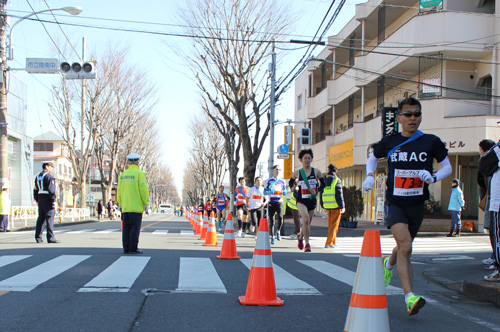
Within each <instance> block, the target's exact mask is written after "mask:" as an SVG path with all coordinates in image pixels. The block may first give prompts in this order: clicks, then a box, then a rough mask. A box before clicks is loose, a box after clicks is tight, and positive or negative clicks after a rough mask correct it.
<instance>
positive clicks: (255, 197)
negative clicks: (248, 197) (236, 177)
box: [252, 195, 262, 200]
mask: <svg viewBox="0 0 500 332" xmlns="http://www.w3.org/2000/svg"><path fill="white" fill-rule="evenodd" d="M252 199H256V200H260V199H262V196H257V195H253V196H252Z"/></svg>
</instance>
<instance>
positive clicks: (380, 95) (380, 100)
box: [377, 76, 385, 116]
mask: <svg viewBox="0 0 500 332" xmlns="http://www.w3.org/2000/svg"><path fill="white" fill-rule="evenodd" d="M384 95H385V77H384V76H380V77H379V78H378V80H377V116H379V115H381V114H382V109H383V108H384V106H385V101H384Z"/></svg>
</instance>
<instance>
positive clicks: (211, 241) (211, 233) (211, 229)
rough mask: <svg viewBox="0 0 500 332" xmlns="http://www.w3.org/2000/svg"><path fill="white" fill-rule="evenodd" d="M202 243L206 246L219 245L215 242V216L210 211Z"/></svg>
mask: <svg viewBox="0 0 500 332" xmlns="http://www.w3.org/2000/svg"><path fill="white" fill-rule="evenodd" d="M203 245H204V246H206V247H218V246H219V244H218V243H217V230H216V229H215V218H214V213H213V212H212V213H210V223H209V224H208V229H207V236H206V239H205V243H204V244H203Z"/></svg>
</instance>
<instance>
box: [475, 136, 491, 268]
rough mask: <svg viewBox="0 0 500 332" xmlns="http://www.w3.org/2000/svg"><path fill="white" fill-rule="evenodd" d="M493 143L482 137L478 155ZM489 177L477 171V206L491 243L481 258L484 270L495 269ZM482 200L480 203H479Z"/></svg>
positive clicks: (482, 154) (481, 154) (483, 152)
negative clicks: (488, 249) (482, 215)
mask: <svg viewBox="0 0 500 332" xmlns="http://www.w3.org/2000/svg"><path fill="white" fill-rule="evenodd" d="M494 145H495V142H494V141H492V140H490V139H483V140H482V141H481V142H479V155H480V157H482V156H484V155H485V154H486V152H488V150H489V149H491V148H492V147H493V146H494ZM490 181H491V177H488V176H486V175H484V174H482V173H481V172H478V173H477V184H478V186H479V200H480V203H479V208H480V209H481V210H483V211H484V224H483V227H484V229H487V230H488V233H489V237H490V244H491V255H490V257H488V258H485V259H483V260H482V263H483V264H484V265H486V266H485V269H486V270H495V265H494V263H495V256H494V254H493V245H494V243H495V239H494V232H493V227H492V223H491V220H492V219H493V213H491V212H490V211H489V210H490V193H489V187H490ZM481 202H482V203H481Z"/></svg>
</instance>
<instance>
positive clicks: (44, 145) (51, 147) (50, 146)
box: [34, 143, 54, 151]
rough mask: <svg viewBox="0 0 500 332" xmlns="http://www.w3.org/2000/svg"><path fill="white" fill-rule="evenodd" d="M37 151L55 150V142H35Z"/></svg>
mask: <svg viewBox="0 0 500 332" xmlns="http://www.w3.org/2000/svg"><path fill="white" fill-rule="evenodd" d="M34 150H35V151H54V143H35V146H34Z"/></svg>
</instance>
